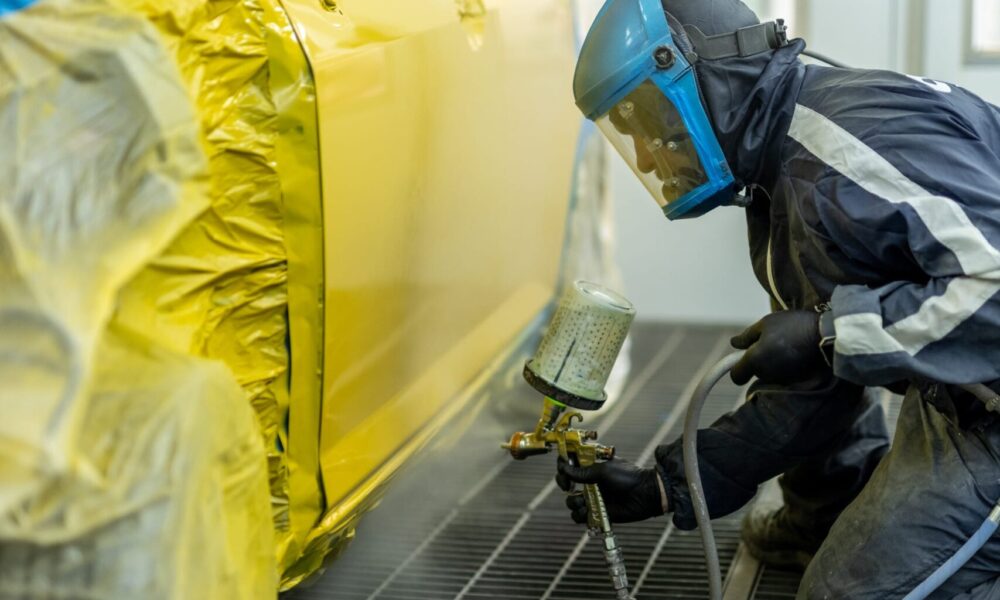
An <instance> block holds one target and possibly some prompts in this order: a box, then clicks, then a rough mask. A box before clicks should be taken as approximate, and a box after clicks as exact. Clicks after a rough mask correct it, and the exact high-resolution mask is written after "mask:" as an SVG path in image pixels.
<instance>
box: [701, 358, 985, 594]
mask: <svg viewBox="0 0 1000 600" xmlns="http://www.w3.org/2000/svg"><path fill="white" fill-rule="evenodd" d="M742 356H743V353H742V352H734V353H732V354H729V355H726V356H725V357H723V358H722V360H720V361H719V362H718V363H716V364H715V365H714V366H713V367H712V368H711V369H709V370H708V372H707V373H705V376H704V377H702V379H701V382H699V383H698V387H696V388H695V390H694V394H693V395H692V396H691V404H690V405H688V410H687V416H686V417H685V419H684V442H683V449H684V475H685V477H687V481H688V490H689V491H690V493H691V504H692V507H693V509H694V517H695V520H696V521H697V522H698V529H699V531H700V533H701V542H702V545H703V546H704V548H705V564H706V566H707V567H708V590H709V598H710V599H711V600H722V569H721V568H720V567H719V552H718V550H717V548H716V544H715V535H714V534H713V533H712V521H711V518H710V517H709V513H708V503H707V502H706V501H705V493H704V491H703V490H702V486H701V473H700V471H699V469H698V419H699V417H701V409H702V408H703V407H704V406H705V401H706V400H707V399H708V394H709V392H711V391H712V388H713V387H715V384H717V383H718V382H719V380H720V379H722V378H723V377H724V376H725V374H726V373H728V372H729V370H730V369H731V368H732V367H733V365H735V364H736V363H737V362H739V360H740V358H741V357H742ZM961 387H963V388H965V389H966V390H967V391H969V392H971V393H973V394H975V395H976V397H977V398H979V399H980V400H981V401H982V402H983V403H984V404H986V406H987V408H988V409H990V410H992V411H996V412H1000V397H998V395H997V394H996V393H994V392H993V391H992V390H990V389H989V388H987V387H986V386H983V385H979V384H976V385H971V386H961ZM998 525H1000V500H998V501H997V504H996V505H995V506H994V507H993V510H992V511H990V514H989V515H988V516H987V517H986V520H985V521H983V524H982V525H980V527H979V529H978V530H977V531H976V532H975V533H974V534H972V536H971V537H970V538H969V539H968V540H967V541H966V542H965V544H963V545H962V547H961V548H959V549H958V550H957V551H956V552H955V554H953V555H952V556H951V558H949V559H948V560H946V561H945V562H944V563H943V564H942V565H941V566H940V567H938V568H937V570H935V571H934V572H933V573H931V574H930V576H929V577H927V579H925V580H924V581H923V582H921V583H920V585H918V586H917V587H916V588H914V589H913V591H911V592H910V593H909V594H907V595H906V597H905V598H903V600H923V599H924V598H926V597H927V596H929V595H930V594H931V592H933V591H934V590H936V589H937V588H939V587H940V586H941V584H942V583H944V582H945V581H947V580H948V578H949V577H951V576H952V575H954V574H955V573H956V572H957V571H958V570H959V569H960V568H962V565H964V564H965V563H967V562H968V561H969V559H970V558H972V557H973V556H974V555H975V554H976V552H978V551H979V549H980V548H982V547H983V546H984V545H985V544H986V542H987V541H988V540H989V539H990V537H991V536H992V535H993V534H994V532H996V530H997V526H998Z"/></svg>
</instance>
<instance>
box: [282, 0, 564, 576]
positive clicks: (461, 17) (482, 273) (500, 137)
mask: <svg viewBox="0 0 1000 600" xmlns="http://www.w3.org/2000/svg"><path fill="white" fill-rule="evenodd" d="M328 4H331V3H328ZM284 5H285V7H286V9H287V10H288V13H289V15H290V17H291V20H292V22H293V24H294V26H295V28H296V32H297V33H298V35H299V38H300V39H301V40H302V41H303V43H304V45H305V48H306V52H307V55H308V57H309V60H310V64H311V66H312V69H313V76H314V79H315V84H316V93H317V107H318V114H319V138H320V158H321V165H322V186H323V224H324V270H325V286H326V295H325V308H324V311H325V332H324V356H323V370H324V384H323V404H322V422H321V432H320V449H319V450H320V459H321V470H322V477H323V486H324V489H325V492H326V500H327V512H326V515H325V517H324V519H323V521H322V522H321V524H320V527H319V528H318V529H317V530H316V531H315V532H314V534H313V536H312V539H311V542H310V543H311V544H313V547H314V548H315V549H318V548H320V547H323V548H326V549H331V550H336V549H337V547H338V544H341V543H342V542H343V541H344V540H345V539H347V538H349V537H350V535H351V534H352V532H351V531H350V529H351V528H350V527H349V526H348V527H345V523H353V519H354V518H356V515H357V513H358V511H359V510H360V508H362V507H363V506H365V505H367V504H370V502H371V501H373V499H374V498H377V495H378V493H379V491H380V488H381V486H382V485H384V483H385V482H386V481H387V480H388V478H389V477H390V476H391V474H392V473H393V472H394V471H395V469H397V468H398V467H399V465H400V464H401V462H402V461H403V460H405V459H406V458H408V457H409V456H410V455H412V453H413V452H415V451H416V449H417V448H418V447H419V445H420V443H421V442H422V441H425V440H426V434H427V432H428V431H431V430H433V429H434V427H435V426H436V425H437V424H439V423H440V422H441V418H442V415H446V414H448V413H449V412H451V411H455V410H460V409H461V406H462V402H464V400H462V398H463V396H462V391H463V389H465V388H466V387H467V386H468V385H469V384H470V382H471V381H472V380H473V378H474V377H475V376H476V374H477V373H479V372H481V371H482V370H483V369H484V367H485V366H486V365H487V364H489V362H490V361H491V360H492V359H493V358H495V357H496V356H497V354H498V353H500V352H501V351H502V349H503V348H504V347H505V346H506V345H507V344H508V343H509V342H510V341H511V340H512V339H513V337H514V336H515V335H516V334H517V332H519V331H520V330H521V329H522V328H523V327H524V326H525V325H526V324H527V323H528V322H529V321H530V320H531V319H532V317H534V316H535V315H536V314H537V313H538V311H539V310H540V309H541V308H542V307H543V306H544V305H545V304H546V303H547V302H549V301H550V300H551V297H552V292H553V289H554V286H555V283H556V278H557V269H558V265H559V259H560V254H561V249H562V245H563V238H564V229H565V217H566V210H567V204H568V199H569V192H570V183H571V172H572V164H573V150H574V144H575V141H576V135H577V130H578V126H579V119H578V116H577V114H576V112H575V108H574V106H573V102H572V97H571V94H570V90H571V86H570V78H571V74H572V65H573V61H574V58H575V56H574V49H573V42H572V20H571V18H570V14H569V12H570V11H569V2H568V1H566V0H498V1H496V2H477V1H464V2H455V1H454V0H429V1H425V2H412V1H410V0H394V1H391V0H347V1H343V0H342V1H338V2H337V3H336V7H337V8H336V9H334V10H329V9H326V8H324V5H323V4H321V3H319V2H313V1H307V0H285V2H284ZM292 344H293V346H292V353H293V355H294V353H295V351H296V350H295V349H296V348H297V345H296V341H295V339H294V337H293V340H292ZM293 414H294V406H293ZM338 540H339V541H338ZM308 570H309V569H308V568H302V569H300V571H302V572H305V571H308ZM293 582H294V581H291V580H290V579H288V578H287V577H286V582H285V583H286V585H287V584H290V583H293Z"/></svg>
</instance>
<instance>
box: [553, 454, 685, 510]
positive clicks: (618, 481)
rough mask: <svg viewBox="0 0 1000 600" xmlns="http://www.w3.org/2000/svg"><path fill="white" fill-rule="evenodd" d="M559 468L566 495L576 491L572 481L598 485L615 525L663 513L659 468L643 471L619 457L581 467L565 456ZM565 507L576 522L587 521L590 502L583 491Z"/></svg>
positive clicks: (560, 459)
mask: <svg viewBox="0 0 1000 600" xmlns="http://www.w3.org/2000/svg"><path fill="white" fill-rule="evenodd" d="M556 468H557V470H558V471H559V473H558V474H557V475H556V483H557V484H558V485H559V487H560V488H562V489H563V490H565V491H567V492H569V491H572V490H573V482H576V483H596V484H597V488H598V489H599V490H601V496H602V497H603V498H604V505H605V507H606V508H607V510H608V517H609V518H610V519H611V522H612V523H630V522H632V521H642V520H644V519H648V518H650V517H656V516H659V515H662V514H663V508H664V507H663V500H662V498H663V496H662V495H661V493H660V482H659V481H658V478H659V475H658V474H657V472H656V469H640V468H639V467H637V466H635V465H634V464H632V463H630V462H628V461H627V460H621V459H617V458H616V459H611V460H609V461H607V462H603V463H597V464H595V465H592V466H590V467H578V466H576V465H571V464H569V463H568V462H566V460H564V459H563V458H562V457H559V464H558V465H557V467H556ZM663 489H666V487H665V486H664V488H663ZM566 506H567V507H568V508H569V509H570V511H572V517H573V520H574V521H576V522H577V523H586V522H587V501H586V499H585V498H584V497H583V492H574V493H572V494H570V495H569V496H567V497H566Z"/></svg>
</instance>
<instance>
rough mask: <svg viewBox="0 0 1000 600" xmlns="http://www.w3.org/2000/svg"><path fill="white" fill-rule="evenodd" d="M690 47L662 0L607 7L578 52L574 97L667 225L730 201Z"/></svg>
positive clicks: (621, 0) (614, 2) (729, 178)
mask: <svg viewBox="0 0 1000 600" xmlns="http://www.w3.org/2000/svg"><path fill="white" fill-rule="evenodd" d="M690 60H691V54H690V45H689V44H688V43H687V41H686V38H685V35H684V32H683V30H682V29H681V26H680V24H679V23H677V22H676V21H671V20H670V19H669V15H667V14H666V13H664V11H663V6H662V5H661V4H660V1H659V0H609V1H608V2H607V3H606V4H605V5H604V7H603V8H602V9H601V11H600V13H598V15H597V17H596V18H595V19H594V23H593V25H592V26H591V28H590V31H589V33H588V34H587V38H586V40H585V41H584V43H583V46H582V48H581V50H580V58H579V60H578V61H577V67H576V73H575V75H574V78H573V93H574V97H575V99H576V104H577V106H578V107H579V108H580V110H581V112H583V114H584V116H586V117H587V118H588V119H590V120H592V121H594V122H595V123H596V124H597V126H598V128H599V129H600V130H601V131H602V132H603V133H604V135H605V136H606V137H607V138H608V140H609V141H610V142H611V144H612V146H614V148H615V149H616V150H617V151H618V153H619V154H621V156H622V158H623V159H624V160H625V162H626V164H628V166H629V167H630V168H632V170H633V171H634V172H635V174H636V177H638V179H639V180H640V181H641V182H642V183H643V185H645V186H646V189H647V190H648V191H649V193H650V195H651V196H652V197H653V199H654V200H656V202H657V204H658V205H659V206H660V208H661V209H662V210H663V212H664V214H665V215H666V216H667V217H668V218H670V219H679V218H690V217H696V216H699V215H701V214H704V213H705V212H708V211H709V210H711V209H713V208H715V207H716V206H720V205H723V204H728V203H730V202H731V201H732V200H733V198H734V194H733V191H734V185H733V184H734V180H733V175H732V173H731V172H730V170H729V167H728V165H727V164H726V161H725V159H724V157H723V155H722V150H721V148H720V147H719V144H718V142H717V141H716V139H715V136H714V134H713V133H712V128H711V125H710V123H709V119H708V116H707V115H706V113H705V108H704V106H703V104H702V101H701V98H700V97H699V92H698V87H697V82H696V80H695V73H694V70H693V69H692V68H691V62H690Z"/></svg>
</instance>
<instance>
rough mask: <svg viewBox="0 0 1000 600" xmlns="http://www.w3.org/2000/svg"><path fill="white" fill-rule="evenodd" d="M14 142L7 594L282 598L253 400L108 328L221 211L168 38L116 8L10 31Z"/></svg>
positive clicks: (8, 189)
mask: <svg viewBox="0 0 1000 600" xmlns="http://www.w3.org/2000/svg"><path fill="white" fill-rule="evenodd" d="M0 132H2V139H3V143H2V144H0V181H3V185H2V186H0V412H2V414H3V415H4V419H3V420H2V421H0V596H15V597H20V598H34V597H45V598H50V597H65V598H70V597H92V598H98V597H100V598H107V597H141V598H192V597H201V598H223V597H224V598H257V597H261V598H266V597H273V590H274V588H275V585H276V577H275V574H276V571H275V566H274V555H273V539H274V537H273V531H272V528H271V527H270V519H269V518H268V517H269V509H268V492H267V477H266V471H265V469H266V463H265V461H264V459H263V451H262V448H261V444H260V438H259V430H258V429H257V426H256V423H255V421H254V417H253V413H252V411H250V410H249V408H248V407H247V404H246V402H245V393H244V392H243V390H241V389H240V387H239V386H238V384H237V383H236V381H235V380H234V379H233V376H232V374H231V372H230V370H229V369H228V368H226V366H224V365H223V364H222V363H219V362H209V361H206V360H204V359H200V358H195V357H192V356H190V355H189V354H188V353H187V352H177V351H175V350H172V349H170V348H169V347H167V346H169V345H170V344H164V343H163V342H171V341H172V340H170V339H169V338H167V337H166V336H160V335H159V332H158V331H157V330H156V329H154V326H155V323H151V322H147V323H138V324H137V325H138V326H137V327H135V328H133V329H134V330H136V331H141V332H142V335H140V334H136V333H132V332H131V331H130V328H128V327H126V326H125V325H124V324H117V325H110V326H109V321H110V320H111V319H112V316H113V311H114V308H115V303H116V299H117V296H118V294H119V292H120V290H121V288H122V286H123V285H125V284H126V282H127V281H128V280H129V278H130V277H132V276H133V275H134V274H135V272H136V271H137V270H138V269H141V268H142V267H143V265H144V264H146V263H147V262H148V261H150V260H151V259H153V258H154V257H156V256H157V255H159V254H160V252H161V251H162V250H163V249H164V247H165V246H166V245H167V244H168V242H169V241H170V240H171V239H172V238H173V237H174V236H175V235H177V234H178V232H179V231H181V230H182V229H183V228H184V227H186V226H187V225H188V223H189V222H190V221H191V220H192V219H193V218H195V217H196V215H197V214H198V213H199V212H200V211H202V210H204V208H205V206H206V198H205V179H204V177H203V169H204V160H203V156H202V151H201V148H200V144H199V139H198V124H197V120H196V119H195V116H194V112H193V111H192V109H191V103H190V99H189V97H188V95H187V93H186V92H185V89H184V86H183V84H182V83H181V81H180V79H179V77H178V74H177V72H176V68H175V67H174V62H173V61H172V60H171V58H170V56H169V55H168V54H167V52H166V51H165V49H164V47H163V44H162V40H161V38H160V36H159V35H158V34H157V32H156V31H155V29H154V28H153V27H151V26H150V25H149V23H148V21H147V20H146V19H145V18H143V17H142V16H140V15H138V14H136V13H134V12H131V11H126V10H124V9H123V8H122V7H120V6H116V5H114V4H112V3H110V2H108V1H105V0H63V1H56V0H43V1H41V2H39V3H37V4H34V5H32V6H29V7H27V8H25V9H23V10H21V11H18V12H13V13H10V14H6V15H4V16H3V17H2V18H0ZM143 335H148V336H149V337H148V338H146V337H142V336H143Z"/></svg>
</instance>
